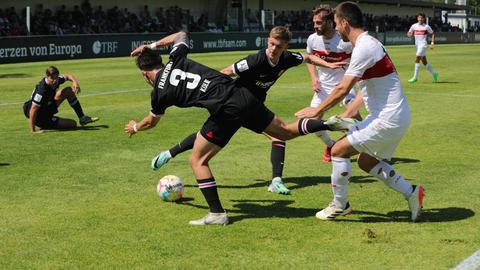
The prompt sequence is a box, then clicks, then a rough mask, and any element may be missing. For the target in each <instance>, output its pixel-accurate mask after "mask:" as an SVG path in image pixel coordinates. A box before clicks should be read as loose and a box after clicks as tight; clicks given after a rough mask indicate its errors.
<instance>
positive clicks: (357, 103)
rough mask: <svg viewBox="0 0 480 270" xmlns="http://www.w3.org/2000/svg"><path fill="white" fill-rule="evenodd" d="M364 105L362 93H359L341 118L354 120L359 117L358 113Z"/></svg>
mask: <svg viewBox="0 0 480 270" xmlns="http://www.w3.org/2000/svg"><path fill="white" fill-rule="evenodd" d="M362 105H363V96H362V93H361V92H360V91H358V92H357V96H356V97H355V99H354V100H353V101H352V102H350V103H349V104H348V106H347V109H346V110H345V111H344V112H343V113H342V114H340V116H341V117H344V118H354V117H355V116H356V115H358V112H359V110H360V108H361V107H362Z"/></svg>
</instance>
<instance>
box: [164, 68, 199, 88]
mask: <svg viewBox="0 0 480 270" xmlns="http://www.w3.org/2000/svg"><path fill="white" fill-rule="evenodd" d="M201 79H202V77H200V75H198V74H195V73H190V72H185V71H183V70H180V69H174V70H172V73H171V74H170V84H171V85H173V86H178V83H179V82H180V81H187V86H186V87H187V88H188V89H195V88H197V86H198V83H199V82H200V80H201Z"/></svg>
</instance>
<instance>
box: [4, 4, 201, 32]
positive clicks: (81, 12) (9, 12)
mask: <svg viewBox="0 0 480 270" xmlns="http://www.w3.org/2000/svg"><path fill="white" fill-rule="evenodd" d="M31 14H32V15H31V19H30V21H31V29H30V32H31V35H65V34H97V33H145V32H168V33H170V32H176V31H179V30H186V31H191V32H200V31H206V29H207V22H208V15H207V14H202V15H201V16H199V18H198V20H196V21H194V17H193V16H192V15H191V14H190V10H188V9H182V8H180V7H178V6H172V7H169V8H167V9H164V8H158V9H157V10H155V11H154V12H151V10H149V7H148V6H144V7H143V9H142V10H141V11H139V12H137V13H135V12H131V11H129V10H128V9H127V8H119V7H118V6H114V7H112V8H109V9H106V10H104V8H103V7H102V6H101V5H99V6H97V7H96V8H95V9H94V8H92V6H91V5H90V2H89V1H88V0H84V1H83V2H82V4H81V5H80V6H78V5H75V6H74V7H73V9H68V8H67V7H66V6H65V5H61V6H59V8H58V9H57V10H55V11H53V10H51V9H48V8H47V9H44V8H43V5H42V4H39V5H37V6H36V7H35V8H34V9H33V10H31ZM25 16H26V10H25V9H23V10H22V11H21V12H20V13H18V12H17V11H16V10H15V7H10V8H7V9H5V10H3V9H1V8H0V35H2V36H17V35H26V34H27V26H26V19H25Z"/></svg>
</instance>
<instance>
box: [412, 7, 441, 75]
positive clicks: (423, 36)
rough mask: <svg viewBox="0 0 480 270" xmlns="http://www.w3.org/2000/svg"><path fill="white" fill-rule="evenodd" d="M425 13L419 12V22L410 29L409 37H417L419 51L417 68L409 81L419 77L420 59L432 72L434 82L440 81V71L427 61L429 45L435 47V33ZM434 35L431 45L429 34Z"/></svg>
mask: <svg viewBox="0 0 480 270" xmlns="http://www.w3.org/2000/svg"><path fill="white" fill-rule="evenodd" d="M425 18H426V17H425V14H423V13H418V14H417V20H418V22H417V23H415V24H413V25H412V26H411V27H410V30H408V33H407V36H408V37H412V36H414V37H415V47H417V53H416V57H415V69H414V73H413V77H412V78H410V80H408V82H409V83H414V82H416V81H417V79H418V71H419V70H420V60H421V61H422V63H423V65H424V66H425V67H426V68H427V70H428V72H430V73H431V74H432V76H433V82H438V72H437V71H435V70H434V69H433V68H432V66H431V65H430V63H428V61H427V56H425V54H426V52H427V47H429V48H430V49H433V47H434V46H435V33H434V32H433V30H432V28H431V27H430V26H429V25H428V24H426V23H425ZM429 34H430V35H432V42H431V43H430V46H427V36H428V35H429Z"/></svg>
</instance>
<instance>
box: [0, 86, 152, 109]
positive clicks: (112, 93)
mask: <svg viewBox="0 0 480 270" xmlns="http://www.w3.org/2000/svg"><path fill="white" fill-rule="evenodd" d="M145 90H150V89H149V88H138V89H131V90H120V91H109V92H101V93H95V94H86V95H81V96H80V97H95V96H106V95H114V94H122V93H132V92H141V91H145ZM20 104H23V102H11V103H0V106H9V105H20Z"/></svg>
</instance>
